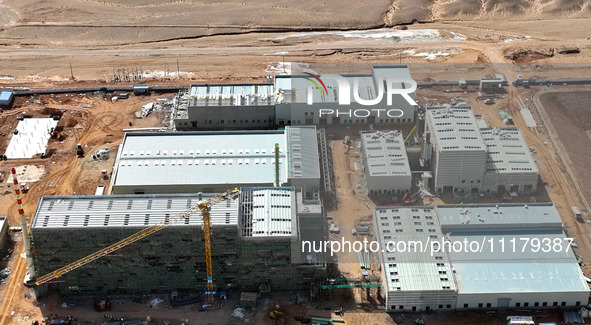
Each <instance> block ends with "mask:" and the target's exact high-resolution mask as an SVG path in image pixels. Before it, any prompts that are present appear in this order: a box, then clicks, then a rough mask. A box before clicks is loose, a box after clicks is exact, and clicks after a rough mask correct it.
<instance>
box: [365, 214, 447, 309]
mask: <svg viewBox="0 0 591 325" xmlns="http://www.w3.org/2000/svg"><path fill="white" fill-rule="evenodd" d="M374 217H375V220H376V223H377V229H378V232H377V236H378V240H379V241H380V243H381V244H382V245H383V246H382V247H383V248H385V247H386V246H385V244H386V243H387V242H404V243H408V242H411V241H423V242H424V241H425V238H430V239H431V240H439V239H440V238H441V236H442V234H441V230H440V227H439V222H438V220H437V214H436V211H435V208H434V207H413V208H396V207H388V208H376V209H375V211H374ZM415 249H417V250H418V251H417V252H415ZM403 250H404V252H403ZM421 251H422V248H420V247H419V245H417V246H414V245H413V246H412V247H406V249H403V248H402V247H400V248H399V249H398V251H388V250H387V249H384V251H383V253H382V254H379V257H380V264H381V265H382V279H381V280H382V288H384V289H385V290H384V291H383V292H385V295H386V307H387V310H389V311H398V310H399V311H420V310H432V309H438V308H439V309H442V308H446V309H452V308H455V307H456V298H457V287H456V284H455V282H454V279H453V277H452V269H451V267H450V264H449V260H448V258H447V255H446V254H444V253H437V254H433V255H432V254H429V253H426V254H422V253H420V252H421Z"/></svg>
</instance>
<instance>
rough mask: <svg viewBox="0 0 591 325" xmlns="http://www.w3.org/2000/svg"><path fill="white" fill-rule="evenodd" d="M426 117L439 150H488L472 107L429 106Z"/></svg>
mask: <svg viewBox="0 0 591 325" xmlns="http://www.w3.org/2000/svg"><path fill="white" fill-rule="evenodd" d="M426 119H427V122H428V123H429V126H430V129H431V131H432V132H433V134H434V136H435V137H436V139H437V143H438V145H437V149H438V150H439V151H467V150H468V151H483V150H486V147H485V145H484V142H483V140H482V135H481V134H480V129H479V127H478V124H477V122H476V117H475V116H474V112H473V111H472V108H471V107H469V106H454V107H450V106H442V107H427V114H426Z"/></svg>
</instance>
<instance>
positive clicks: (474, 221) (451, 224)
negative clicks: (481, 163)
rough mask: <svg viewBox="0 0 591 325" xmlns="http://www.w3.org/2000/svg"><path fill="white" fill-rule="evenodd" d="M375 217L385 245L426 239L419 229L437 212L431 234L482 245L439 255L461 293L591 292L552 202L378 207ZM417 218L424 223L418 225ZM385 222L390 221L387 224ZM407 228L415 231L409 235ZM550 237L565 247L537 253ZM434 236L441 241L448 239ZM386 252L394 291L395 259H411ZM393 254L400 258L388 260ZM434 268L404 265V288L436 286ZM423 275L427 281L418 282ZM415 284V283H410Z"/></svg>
mask: <svg viewBox="0 0 591 325" xmlns="http://www.w3.org/2000/svg"><path fill="white" fill-rule="evenodd" d="M375 216H376V222H377V225H378V230H379V238H380V240H381V241H382V243H384V242H385V241H388V240H395V241H400V240H404V241H407V240H422V239H421V235H422V234H421V232H420V231H419V229H421V228H419V227H423V225H422V223H423V222H424V221H423V220H426V218H427V216H431V217H432V219H428V220H433V221H432V222H434V224H433V225H431V226H430V227H436V228H435V231H430V234H435V235H436V236H443V237H444V238H445V239H446V240H449V241H451V242H468V243H470V242H477V243H479V244H480V247H479V249H476V250H471V249H468V250H467V249H461V250H453V249H452V250H447V251H446V253H444V256H443V258H441V259H439V263H444V264H443V265H444V266H445V267H447V266H448V265H451V266H450V267H451V269H452V276H453V280H452V281H455V282H454V285H455V287H457V290H458V293H459V294H471V293H482V294H485V293H520V292H530V293H536V292H539V293H544V292H588V291H589V286H588V285H587V283H586V281H585V278H584V276H583V274H582V272H581V270H580V267H579V265H578V264H577V261H576V259H575V255H574V253H573V251H572V249H571V247H570V245H569V242H568V241H566V240H564V238H565V237H567V236H566V235H565V233H564V231H563V225H562V221H561V219H560V215H559V214H558V211H557V210H556V208H555V207H554V204H552V203H533V204H498V205H496V204H470V205H453V206H451V205H443V206H435V207H401V208H391V207H388V208H385V207H378V208H376V210H375ZM384 218H385V219H384ZM392 222H394V225H392ZM417 222H419V223H421V224H419V225H417V224H416V223H417ZM384 223H386V224H387V225H386V226H384ZM396 227H398V228H396ZM428 227H429V226H427V228H428ZM393 228H394V229H393ZM413 228H416V229H413ZM396 229H402V230H398V231H397V230H396ZM407 232H408V233H409V235H407V237H405V234H406V233H407ZM388 237H391V238H388ZM513 238H516V242H515V247H513V243H512V242H511V240H512V239H513ZM521 238H523V239H521ZM544 238H547V240H550V241H551V242H552V243H553V244H554V242H555V241H560V242H561V243H562V249H552V250H550V251H542V250H538V251H536V250H535V245H536V244H535V242H536V240H544ZM432 240H437V241H439V242H441V240H442V239H441V237H439V239H437V238H433V239H432ZM532 240H533V242H532ZM423 241H424V240H423ZM526 241H527V243H529V244H527V243H526ZM491 243H493V245H492V246H491ZM502 247H504V249H503V248H502ZM532 248H533V249H532ZM567 248H568V249H567ZM438 254H441V253H438ZM424 255H425V254H414V255H411V256H410V262H416V261H417V260H418V261H424V259H426V258H428V256H427V257H425V256H424ZM383 256H384V258H383V262H384V264H385V265H384V268H385V269H386V276H388V285H389V290H390V291H391V290H395V289H393V287H390V285H391V282H390V274H391V273H390V272H392V271H391V269H392V266H391V263H397V264H396V266H397V267H398V268H399V266H400V265H401V264H402V263H399V261H405V262H406V261H407V260H408V259H409V257H407V254H400V253H395V254H391V253H383ZM390 257H393V258H394V260H388V258H390ZM413 258H414V260H413ZM431 263H432V261H431ZM402 265H404V264H402ZM411 265H412V263H411ZM432 271H433V270H432V269H429V268H428V267H427V266H423V267H422V268H420V269H411V270H406V269H404V268H403V269H402V271H398V273H397V275H398V276H400V277H401V279H399V281H400V282H401V283H404V284H405V285H404V286H400V287H401V289H399V290H417V288H420V289H421V290H425V288H430V287H432V288H435V287H436V285H435V284H436V281H434V279H433V278H435V276H436V274H435V273H429V272H432ZM417 272H422V273H417ZM416 274H421V276H416ZM402 277H406V279H402ZM423 278H426V279H423ZM450 278H451V276H450ZM419 279H421V280H425V281H421V282H419V283H414V282H413V281H419ZM409 282H410V283H411V285H408V284H407V283H409ZM434 283H435V284H434ZM452 288H454V287H453V286H452Z"/></svg>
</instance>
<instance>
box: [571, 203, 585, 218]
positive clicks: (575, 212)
mask: <svg viewBox="0 0 591 325" xmlns="http://www.w3.org/2000/svg"><path fill="white" fill-rule="evenodd" d="M570 209H571V210H572V212H573V216H574V217H575V219H577V220H579V221H583V214H581V210H579V208H578V207H577V206H576V205H573V206H571V207H570Z"/></svg>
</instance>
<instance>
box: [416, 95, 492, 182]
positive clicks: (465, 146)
mask: <svg viewBox="0 0 591 325" xmlns="http://www.w3.org/2000/svg"><path fill="white" fill-rule="evenodd" d="M425 122H426V123H425V126H426V128H425V144H424V149H425V151H426V154H427V160H430V161H431V166H432V169H433V171H434V172H435V175H434V188H435V190H436V191H438V192H448V191H449V192H451V191H454V192H455V191H457V192H460V193H463V192H467V193H470V192H472V193H478V192H479V191H480V188H481V187H482V179H483V177H484V170H485V168H486V159H487V152H486V147H485V145H484V142H483V140H482V135H481V134H480V130H479V128H478V125H477V124H476V119H475V117H474V113H473V112H472V109H471V108H470V107H437V108H431V107H429V108H427V112H426V121H425Z"/></svg>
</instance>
